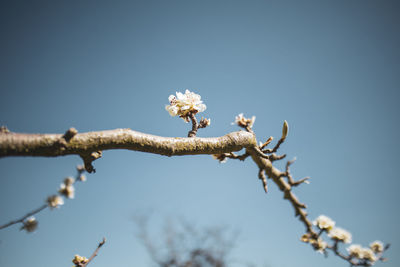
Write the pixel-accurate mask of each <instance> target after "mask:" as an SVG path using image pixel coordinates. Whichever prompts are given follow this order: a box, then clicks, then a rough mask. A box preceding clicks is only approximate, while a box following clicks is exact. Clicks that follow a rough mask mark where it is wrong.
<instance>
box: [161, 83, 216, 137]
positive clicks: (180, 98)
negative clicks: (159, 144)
mask: <svg viewBox="0 0 400 267" xmlns="http://www.w3.org/2000/svg"><path fill="white" fill-rule="evenodd" d="M168 100H169V103H170V104H169V105H166V106H165V109H166V110H167V111H168V112H169V114H170V115H171V116H173V117H174V116H179V117H181V118H182V119H183V120H184V121H185V122H189V121H192V130H191V131H190V132H189V133H188V137H195V136H196V134H197V130H198V129H200V128H206V127H207V126H210V124H211V119H206V118H203V117H202V118H201V120H200V122H197V119H196V116H195V115H196V114H197V113H199V112H203V111H205V110H206V108H207V107H206V105H205V104H203V101H201V96H200V95H198V94H196V93H194V92H190V91H189V90H188V89H186V91H185V93H184V94H182V93H181V92H176V96H174V95H170V96H169V97H168Z"/></svg>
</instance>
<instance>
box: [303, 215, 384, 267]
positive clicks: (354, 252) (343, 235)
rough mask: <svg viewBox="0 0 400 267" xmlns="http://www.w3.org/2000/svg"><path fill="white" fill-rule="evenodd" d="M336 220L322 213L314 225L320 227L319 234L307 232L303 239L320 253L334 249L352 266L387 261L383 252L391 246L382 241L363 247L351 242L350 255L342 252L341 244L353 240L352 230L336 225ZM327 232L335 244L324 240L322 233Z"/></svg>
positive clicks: (348, 249)
mask: <svg viewBox="0 0 400 267" xmlns="http://www.w3.org/2000/svg"><path fill="white" fill-rule="evenodd" d="M335 224H336V223H335V221H333V220H332V219H331V218H329V217H328V216H325V215H320V216H318V218H316V219H315V221H314V222H313V225H315V226H316V227H317V228H318V229H319V233H318V236H317V237H315V236H313V235H312V234H311V233H306V234H304V235H303V236H302V237H301V241H303V242H306V243H310V244H311V245H312V246H313V248H314V249H315V250H316V251H318V252H320V253H324V254H326V253H327V249H330V250H332V251H333V252H334V253H335V254H336V255H339V256H340V257H342V258H343V259H345V260H347V261H349V262H350V264H351V265H352V266H371V265H373V264H375V263H376V262H377V261H378V260H381V261H385V260H386V259H385V258H383V257H382V254H383V252H384V251H385V250H386V249H388V248H389V245H386V246H384V244H383V243H382V242H381V241H374V242H372V243H371V244H370V245H369V247H362V246H361V245H358V244H351V245H350V246H349V247H347V249H346V250H347V252H348V255H345V254H342V253H341V252H340V251H339V244H340V243H346V244H349V243H351V242H352V235H351V233H350V232H348V231H346V230H344V229H342V228H339V227H336V226H335ZM324 232H325V233H326V234H327V236H328V237H329V238H331V239H332V240H333V245H329V244H328V243H327V242H325V241H323V239H322V237H321V235H322V233H324Z"/></svg>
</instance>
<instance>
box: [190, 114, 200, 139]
mask: <svg viewBox="0 0 400 267" xmlns="http://www.w3.org/2000/svg"><path fill="white" fill-rule="evenodd" d="M189 118H190V120H191V121H192V130H191V131H189V133H188V137H195V136H196V134H197V130H198V129H199V125H198V123H197V119H196V116H195V115H194V114H193V113H189Z"/></svg>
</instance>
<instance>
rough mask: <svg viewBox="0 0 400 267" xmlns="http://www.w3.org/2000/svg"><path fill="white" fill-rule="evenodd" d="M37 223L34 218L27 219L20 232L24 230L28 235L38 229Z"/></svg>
mask: <svg viewBox="0 0 400 267" xmlns="http://www.w3.org/2000/svg"><path fill="white" fill-rule="evenodd" d="M38 224H39V223H38V221H37V220H36V219H35V217H29V218H28V219H27V220H26V221H24V226H22V227H21V230H26V231H27V232H28V233H31V232H34V231H35V230H36V229H37V227H38Z"/></svg>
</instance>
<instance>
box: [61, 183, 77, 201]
mask: <svg viewBox="0 0 400 267" xmlns="http://www.w3.org/2000/svg"><path fill="white" fill-rule="evenodd" d="M58 192H59V193H60V194H61V195H63V196H65V197H67V198H74V197H75V188H74V186H73V185H66V184H61V185H60V189H59V190H58Z"/></svg>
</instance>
